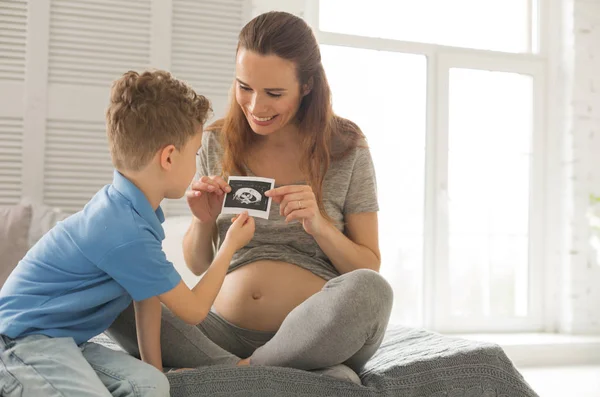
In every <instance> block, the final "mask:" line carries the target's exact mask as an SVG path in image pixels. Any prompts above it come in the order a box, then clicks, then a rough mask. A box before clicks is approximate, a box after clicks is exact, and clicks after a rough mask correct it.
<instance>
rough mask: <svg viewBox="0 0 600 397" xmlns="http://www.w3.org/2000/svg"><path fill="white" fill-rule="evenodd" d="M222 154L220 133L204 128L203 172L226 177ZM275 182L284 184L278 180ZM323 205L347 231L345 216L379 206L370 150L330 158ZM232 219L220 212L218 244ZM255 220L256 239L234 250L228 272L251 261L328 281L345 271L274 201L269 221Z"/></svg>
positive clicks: (199, 162) (200, 169)
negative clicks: (287, 267)
mask: <svg viewBox="0 0 600 397" xmlns="http://www.w3.org/2000/svg"><path fill="white" fill-rule="evenodd" d="M222 154H223V149H222V148H221V145H220V143H219V137H218V132H214V131H205V132H204V135H203V137H202V148H201V149H200V153H199V156H198V160H197V168H198V173H199V174H200V176H205V175H206V176H212V175H221V170H222V169H221V157H222ZM275 185H276V186H279V185H278V184H277V181H275ZM323 203H324V206H325V211H326V212H327V214H328V215H329V216H330V217H331V218H332V219H333V220H334V221H335V223H336V225H335V226H336V227H337V229H338V230H340V231H341V232H344V215H347V214H355V213H360V212H376V211H378V210H379V205H378V203H377V183H376V179H375V170H374V167H373V161H372V159H371V153H370V151H369V149H368V148H366V147H357V148H355V149H353V150H352V151H350V153H348V155H346V156H345V157H344V158H342V159H340V160H336V161H332V162H331V164H330V166H329V169H328V170H327V174H326V175H325V179H324V181H323ZM231 217H232V215H219V217H218V218H217V228H218V231H219V239H218V243H217V246H218V247H220V246H221V243H222V241H223V239H224V238H225V234H226V233H227V229H228V228H229V226H230V225H231ZM255 223H256V231H255V233H254V237H253V238H252V240H251V241H250V243H249V244H248V245H246V246H245V247H244V248H242V249H240V250H239V251H237V252H236V253H235V255H234V256H233V259H232V261H231V264H230V265H229V270H228V272H232V271H233V270H235V269H237V268H239V267H241V266H244V265H247V264H249V263H252V262H256V261H260V260H274V261H281V262H287V263H292V264H295V265H297V266H300V267H302V268H304V269H307V270H308V271H310V272H312V273H314V274H316V275H317V276H319V277H321V278H323V279H325V280H330V279H332V278H334V277H337V276H339V275H340V273H339V272H338V271H337V270H336V268H335V267H334V266H333V264H332V263H331V261H330V260H329V258H328V257H327V255H325V253H324V252H323V251H322V250H321V247H319V245H318V244H317V242H316V241H315V239H314V238H313V237H312V236H311V235H310V234H308V233H306V231H304V228H303V227H302V224H301V223H300V222H292V223H289V224H287V225H286V223H285V217H282V216H280V215H279V205H278V204H277V203H275V202H274V201H273V202H272V204H271V211H270V213H269V219H268V220H267V219H262V218H255Z"/></svg>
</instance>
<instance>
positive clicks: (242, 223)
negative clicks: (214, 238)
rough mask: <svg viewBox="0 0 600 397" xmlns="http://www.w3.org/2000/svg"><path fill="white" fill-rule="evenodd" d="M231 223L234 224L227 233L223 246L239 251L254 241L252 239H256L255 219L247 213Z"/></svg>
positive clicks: (235, 218)
mask: <svg viewBox="0 0 600 397" xmlns="http://www.w3.org/2000/svg"><path fill="white" fill-rule="evenodd" d="M231 222H232V223H233V224H232V225H231V226H230V227H229V230H228V231H227V235H226V236H225V241H224V242H223V245H225V244H226V245H230V246H231V248H233V249H234V250H235V251H237V250H239V249H240V248H242V247H244V246H245V245H246V244H248V243H249V242H250V240H252V237H254V226H255V225H254V218H252V217H251V216H250V215H248V213H247V212H244V213H242V214H240V215H238V216H236V217H234V218H233V219H232V220H231Z"/></svg>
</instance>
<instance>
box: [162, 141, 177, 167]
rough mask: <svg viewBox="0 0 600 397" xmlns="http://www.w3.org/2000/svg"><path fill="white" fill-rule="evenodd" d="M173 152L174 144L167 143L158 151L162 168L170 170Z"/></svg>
mask: <svg viewBox="0 0 600 397" xmlns="http://www.w3.org/2000/svg"><path fill="white" fill-rule="evenodd" d="M174 154H175V145H168V146H165V147H164V148H162V150H161V151H160V154H159V157H160V166H161V168H162V169H164V170H170V169H171V167H172V166H173V155H174Z"/></svg>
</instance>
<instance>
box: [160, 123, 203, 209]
mask: <svg viewBox="0 0 600 397" xmlns="http://www.w3.org/2000/svg"><path fill="white" fill-rule="evenodd" d="M201 145H202V127H199V128H198V132H197V133H196V135H194V137H193V138H191V139H190V140H189V141H187V143H186V144H185V145H184V146H183V147H182V148H181V150H180V151H178V152H177V154H176V156H174V161H173V168H172V170H171V171H172V172H171V175H170V178H171V181H172V182H173V183H172V186H171V189H170V191H169V192H167V197H166V198H171V199H178V198H181V197H183V195H184V194H185V191H186V190H187V188H188V186H189V185H190V183H192V179H193V178H194V175H195V174H196V153H198V150H200V146H201Z"/></svg>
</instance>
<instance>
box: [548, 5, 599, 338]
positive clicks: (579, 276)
mask: <svg viewBox="0 0 600 397" xmlns="http://www.w3.org/2000/svg"><path fill="white" fill-rule="evenodd" d="M562 7H563V11H564V14H563V23H564V25H565V29H564V30H563V37H562V42H563V45H564V49H563V52H562V65H561V66H560V67H561V68H562V70H563V76H564V77H565V80H564V85H565V98H566V102H567V103H566V106H567V109H566V118H565V126H566V128H565V131H564V133H565V140H564V143H565V146H564V153H565V159H564V160H565V161H564V163H563V166H564V171H565V174H564V175H565V178H566V180H565V187H566V189H565V190H563V195H564V201H565V206H566V209H567V218H566V219H567V225H565V226H568V227H567V229H566V231H567V233H566V236H565V237H566V252H565V255H563V259H562V261H561V271H560V273H559V280H558V285H559V286H560V291H561V295H560V296H561V302H562V305H561V306H562V313H561V314H562V315H561V317H560V323H559V329H560V330H562V331H564V332H571V333H599V332H600V264H599V263H597V261H596V259H595V253H594V252H593V251H592V249H591V247H590V244H589V238H590V228H589V224H588V220H587V218H586V212H587V210H588V208H589V205H590V195H592V194H594V195H596V196H598V195H600V1H593V0H566V1H564V2H563V3H562Z"/></svg>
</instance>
